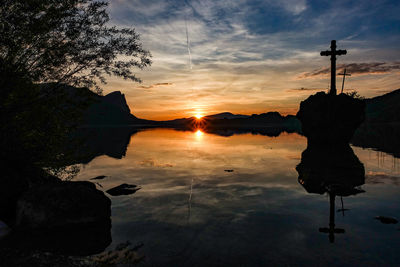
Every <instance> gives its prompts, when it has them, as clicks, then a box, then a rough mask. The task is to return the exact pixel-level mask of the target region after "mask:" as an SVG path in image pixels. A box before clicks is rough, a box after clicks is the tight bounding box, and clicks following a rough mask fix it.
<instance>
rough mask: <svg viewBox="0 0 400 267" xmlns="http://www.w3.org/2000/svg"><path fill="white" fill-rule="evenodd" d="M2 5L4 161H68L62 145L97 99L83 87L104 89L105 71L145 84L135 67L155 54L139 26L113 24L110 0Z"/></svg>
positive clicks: (0, 151)
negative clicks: (142, 40) (143, 39)
mask: <svg viewBox="0 0 400 267" xmlns="http://www.w3.org/2000/svg"><path fill="white" fill-rule="evenodd" d="M0 3H1V4H0V159H1V160H2V161H3V162H6V161H7V162H10V161H11V163H7V164H6V165H7V166H8V167H10V168H11V166H12V165H13V164H16V163H17V164H18V165H23V166H26V168H28V166H31V167H32V166H33V167H34V168H35V166H39V167H48V165H46V164H48V163H46V162H49V161H51V162H53V163H54V162H60V164H57V165H62V159H61V158H62V157H61V156H62V154H63V153H59V150H60V149H59V148H60V147H62V146H63V144H64V143H65V140H66V138H68V136H69V135H70V134H71V132H72V131H73V128H74V126H76V125H77V124H78V120H79V118H80V116H81V111H82V110H84V109H85V106H87V105H88V104H89V102H90V101H89V100H90V98H91V95H90V94H89V93H88V90H87V89H82V88H78V87H87V88H90V89H94V90H96V91H97V92H100V91H101V90H100V87H99V84H101V83H106V77H107V76H118V77H122V78H124V79H129V80H131V81H135V82H140V79H139V78H138V77H137V76H136V75H135V74H134V70H135V69H136V70H137V69H142V68H145V67H147V66H149V65H150V64H151V60H150V58H151V54H150V53H149V52H148V51H147V50H145V49H144V48H143V47H142V44H141V43H140V40H139V35H138V34H137V33H136V31H135V29H133V28H122V27H116V26H109V21H110V18H109V15H108V14H107V6H108V3H107V2H106V1H98V0H1V1H0ZM71 86H74V87H71ZM18 171H22V170H18ZM10 172H12V171H10ZM20 176H22V175H20Z"/></svg>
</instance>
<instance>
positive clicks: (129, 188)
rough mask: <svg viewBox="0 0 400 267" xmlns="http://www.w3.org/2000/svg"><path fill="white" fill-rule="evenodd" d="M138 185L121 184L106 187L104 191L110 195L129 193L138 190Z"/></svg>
mask: <svg viewBox="0 0 400 267" xmlns="http://www.w3.org/2000/svg"><path fill="white" fill-rule="evenodd" d="M139 189H140V187H137V185H133V184H121V185H119V186H116V187H113V188H111V189H108V190H107V191H106V192H107V193H109V194H110V195H112V196H122V195H131V194H134V193H135V192H136V191H138V190H139Z"/></svg>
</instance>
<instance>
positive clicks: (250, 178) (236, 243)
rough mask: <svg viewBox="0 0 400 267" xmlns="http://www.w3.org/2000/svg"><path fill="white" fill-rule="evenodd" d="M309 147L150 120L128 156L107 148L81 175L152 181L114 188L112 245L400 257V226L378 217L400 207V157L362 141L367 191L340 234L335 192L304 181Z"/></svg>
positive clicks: (169, 260)
mask: <svg viewBox="0 0 400 267" xmlns="http://www.w3.org/2000/svg"><path fill="white" fill-rule="evenodd" d="M305 148H306V140H305V139H304V138H303V137H301V136H299V135H297V134H282V135H280V136H279V137H267V136H261V135H251V134H243V135H234V136H231V137H222V136H217V135H210V134H207V133H203V132H183V131H174V130H166V129H164V130H159V129H157V130H147V131H142V132H139V133H137V134H136V135H134V136H132V138H131V140H130V144H129V147H128V150H127V153H126V156H125V157H124V158H123V159H113V158H110V157H107V156H100V157H97V158H95V159H94V160H93V161H91V162H90V163H89V164H87V165H85V166H83V168H82V171H81V173H80V174H79V176H78V177H77V179H83V180H84V179H88V178H91V177H95V176H98V175H107V176H108V177H107V178H106V179H104V180H102V181H101V184H102V186H103V188H104V189H108V188H111V187H113V186H116V185H119V184H121V183H130V184H136V185H139V186H141V187H142V189H141V190H139V191H138V192H136V193H135V194H134V195H130V196H120V197H112V201H113V208H112V214H113V215H112V221H113V228H112V234H113V244H112V245H111V246H115V244H117V243H120V242H123V241H126V240H130V241H131V242H133V243H135V242H143V243H144V244H145V246H144V248H143V249H142V253H143V254H144V255H145V256H146V261H145V262H144V264H145V265H147V264H148V265H163V266H168V265H171V266H182V265H193V266H205V265H246V266H247V265H266V264H270V265H310V264H311V265H327V264H329V265H341V266H343V265H348V266H354V265H362V264H364V265H368V266H370V265H385V266H390V265H393V266H394V265H398V264H399V263H400V256H399V255H398V253H397V252H398V251H397V250H398V247H400V231H399V226H398V225H384V224H381V223H380V222H379V221H377V220H374V217H375V216H378V215H384V216H393V217H396V216H397V217H400V215H399V214H400V205H399V204H400V201H399V200H400V198H399V193H400V187H399V184H400V162H399V161H398V159H394V158H393V157H391V156H390V155H387V154H384V153H381V152H375V151H371V150H363V149H361V148H353V149H354V152H355V153H356V155H357V156H358V157H359V159H360V161H361V162H362V163H363V164H364V166H365V170H366V184H365V185H364V186H363V189H364V190H365V191H367V192H366V193H363V194H360V195H357V196H351V197H346V198H344V204H345V208H348V209H350V210H349V211H347V212H346V213H345V216H344V217H343V216H342V215H340V214H337V216H336V225H337V226H339V227H341V228H344V229H345V230H346V233H345V234H341V235H338V236H337V237H336V241H335V243H334V244H330V243H329V241H328V237H327V236H326V235H325V234H323V233H319V232H318V229H319V227H326V226H327V224H328V223H329V222H328V216H329V201H328V198H327V197H326V195H316V194H308V193H307V192H306V191H305V190H304V188H303V187H302V186H301V185H300V184H299V183H298V181H297V177H298V174H297V172H296V170H295V167H296V165H297V164H298V163H299V162H300V158H301V152H302V151H303V150H304V149H305ZM225 170H233V172H226V171H225ZM336 201H337V202H336V205H339V203H340V199H337V200H336ZM339 215H340V216H339Z"/></svg>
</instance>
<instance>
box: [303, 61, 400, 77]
mask: <svg viewBox="0 0 400 267" xmlns="http://www.w3.org/2000/svg"><path fill="white" fill-rule="evenodd" d="M344 69H346V71H347V73H350V74H352V75H356V76H359V75H370V74H385V73H390V72H392V71H393V70H400V62H392V63H387V62H370V63H350V64H339V65H338V66H337V71H338V72H341V71H343V70H344ZM330 72H331V68H330V67H325V68H321V69H316V70H313V71H311V72H304V73H302V74H300V75H299V76H298V77H297V78H298V79H308V78H327V77H328V75H329V74H330Z"/></svg>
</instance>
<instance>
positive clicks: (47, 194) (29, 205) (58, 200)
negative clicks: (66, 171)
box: [16, 182, 111, 229]
mask: <svg viewBox="0 0 400 267" xmlns="http://www.w3.org/2000/svg"><path fill="white" fill-rule="evenodd" d="M110 216H111V201H110V199H109V198H108V197H106V196H105V195H104V193H103V192H101V191H99V190H97V189H96V186H95V185H94V184H92V183H90V182H60V183H57V184H45V185H40V186H36V187H32V188H31V189H29V190H28V191H27V192H25V193H24V194H23V195H22V197H21V198H20V199H19V200H18V203H17V214H16V225H17V227H19V228H29V229H57V228H60V227H72V226H77V225H78V226H81V225H85V224H91V223H98V222H101V221H106V220H109V218H110Z"/></svg>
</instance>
